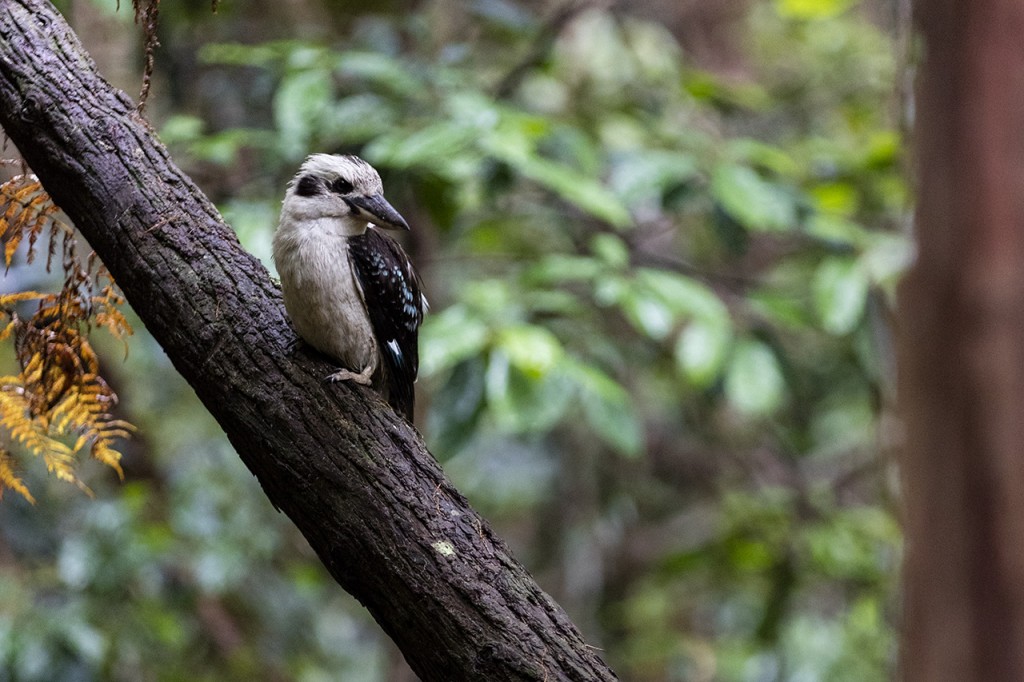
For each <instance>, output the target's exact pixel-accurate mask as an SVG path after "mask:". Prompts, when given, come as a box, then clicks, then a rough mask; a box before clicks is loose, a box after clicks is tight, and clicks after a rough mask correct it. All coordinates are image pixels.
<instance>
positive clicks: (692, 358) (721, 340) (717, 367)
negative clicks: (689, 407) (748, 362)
mask: <svg viewBox="0 0 1024 682" xmlns="http://www.w3.org/2000/svg"><path fill="white" fill-rule="evenodd" d="M731 343H732V328H731V325H730V324H729V321H728V319H727V318H726V320H725V323H724V324H723V323H722V322H715V321H711V320H702V319H696V320H694V321H693V322H691V323H690V324H688V325H687V326H686V329H684V330H683V333H682V334H680V335H679V340H678V341H677V342H676V349H675V358H676V363H677V364H678V365H679V367H680V369H682V371H683V375H684V376H685V377H686V378H687V379H688V380H689V381H690V383H692V384H694V385H695V386H698V387H701V388H705V387H707V386H709V385H710V384H711V383H712V382H714V380H715V379H717V378H718V375H719V374H720V373H721V370H722V366H723V365H724V364H725V359H726V357H727V356H728V353H729V348H730V346H731Z"/></svg>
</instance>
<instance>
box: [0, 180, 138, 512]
mask: <svg viewBox="0 0 1024 682" xmlns="http://www.w3.org/2000/svg"><path fill="white" fill-rule="evenodd" d="M58 214H59V208H58V207H57V206H56V204H54V203H53V201H52V199H51V198H50V196H49V194H47V192H46V191H45V189H43V187H42V185H41V184H40V182H39V180H38V179H37V178H36V177H35V176H33V175H29V174H22V175H19V176H16V177H15V178H12V179H11V180H9V181H7V182H5V183H2V184H0V240H2V242H3V252H4V263H5V264H6V266H7V267H8V268H9V267H10V264H11V262H12V259H13V257H14V254H15V253H16V252H17V250H18V249H19V248H21V247H22V246H25V250H26V262H27V263H31V262H32V261H33V258H34V257H35V254H36V248H37V244H38V243H39V241H40V239H41V238H43V233H44V232H45V231H47V230H48V231H49V236H48V239H47V241H46V242H45V243H46V244H47V258H46V269H47V271H50V270H51V267H52V265H53V263H54V262H55V260H56V259H57V258H58V257H59V259H60V261H59V262H60V264H61V268H62V270H63V273H64V282H63V285H62V286H61V288H60V290H59V291H58V292H56V293H40V292H35V291H23V292H16V293H11V294H0V320H3V319H4V318H6V323H3V322H0V341H3V340H4V339H8V338H12V337H13V340H14V349H15V354H16V356H17V359H18V364H19V365H20V367H21V371H20V372H19V374H18V375H17V376H7V377H0V428H2V429H3V430H4V431H6V433H7V435H8V439H9V442H10V443H12V444H17V445H19V446H20V447H19V450H20V449H22V448H23V449H24V450H26V451H28V452H30V453H32V454H33V455H35V456H37V457H40V458H41V459H42V460H43V462H44V463H45V465H46V468H47V470H48V471H49V472H50V473H51V474H52V475H54V476H56V477H57V478H59V479H61V480H64V481H69V482H72V483H75V485H77V486H78V487H80V488H81V489H82V490H84V491H85V492H87V493H89V494H91V491H89V489H88V488H87V487H86V486H85V485H84V484H83V483H82V481H80V480H79V479H78V477H77V476H76V474H75V465H76V464H77V461H78V459H79V458H80V457H81V456H83V455H84V453H85V451H86V450H87V449H88V451H89V454H90V455H91V456H92V457H93V458H95V459H96V460H98V461H100V462H103V463H104V464H106V465H107V466H109V467H111V468H112V469H114V470H115V471H117V473H118V476H120V477H121V478H123V477H124V472H123V470H122V469H121V464H120V461H121V454H120V452H118V451H117V450H116V449H115V448H114V443H116V441H117V440H118V439H123V438H128V437H130V435H131V433H132V432H133V431H134V427H133V426H132V425H131V424H129V423H127V422H124V421H121V420H116V419H114V418H113V417H112V416H111V410H112V409H113V407H114V406H115V405H116V404H117V395H116V394H115V393H114V392H113V391H112V390H111V388H110V386H109V385H108V384H107V382H106V381H105V380H104V379H103V377H102V376H101V375H100V361H99V357H98V355H97V354H96V352H95V351H94V350H93V347H92V345H91V344H90V343H89V338H88V336H89V334H90V333H91V331H92V330H93V329H94V328H95V327H102V328H104V329H106V330H107V331H108V332H109V333H110V334H111V335H112V336H113V337H114V338H116V339H119V340H121V341H122V342H125V352H126V353H127V350H128V346H127V342H126V341H125V339H126V337H127V336H129V335H131V334H132V328H131V325H130V324H129V323H128V320H127V318H126V317H125V315H124V313H123V312H122V311H121V309H120V308H121V306H122V305H124V303H125V301H124V297H123V296H122V295H121V294H120V293H119V292H118V290H117V289H116V286H115V284H114V281H113V279H112V278H111V277H110V274H109V272H107V270H106V268H105V267H104V266H103V264H102V263H101V262H100V260H99V259H98V258H97V257H96V255H95V253H90V254H89V256H88V257H87V258H86V259H85V261H84V263H83V261H82V259H80V258H79V256H78V239H77V238H76V236H75V232H74V230H72V229H71V228H70V227H69V226H68V225H66V224H65V223H63V222H62V221H61V220H60V219H59V218H58ZM28 301H38V307H37V308H36V311H35V313H34V314H31V315H26V314H25V313H24V312H23V311H19V312H15V311H16V309H18V307H19V306H23V305H24V304H25V303H26V302H28ZM19 313H21V314H19ZM13 457H14V455H13V454H11V453H10V452H8V451H7V450H5V449H2V446H0V458H6V459H0V491H2V490H3V489H4V488H11V489H14V490H17V491H18V492H19V493H21V494H23V495H27V494H28V491H27V490H25V489H24V484H23V483H21V482H20V479H19V478H18V477H17V476H16V475H15V474H14V468H13V466H12V463H13V462H14V459H13ZM18 485H20V486H21V487H20V488H18V487H17V486H18Z"/></svg>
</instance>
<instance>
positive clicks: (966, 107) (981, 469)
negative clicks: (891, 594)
mask: <svg viewBox="0 0 1024 682" xmlns="http://www.w3.org/2000/svg"><path fill="white" fill-rule="evenodd" d="M915 12H916V17H915V18H916V21H917V24H918V27H919V29H920V30H921V32H922V33H923V38H924V48H925V59H924V62H923V68H922V71H921V75H920V79H919V83H918V101H917V111H918V122H917V169H918V170H917V174H918V181H919V183H920V184H919V187H920V191H919V195H918V203H917V237H918V259H917V263H916V264H915V266H914V268H913V270H912V272H911V274H910V276H909V277H908V279H907V280H906V281H905V283H904V286H903V289H902V292H901V297H900V315H899V323H900V325H901V326H902V338H901V357H900V364H901V374H902V376H901V384H900V390H901V394H902V397H901V399H902V408H903V412H904V416H905V420H906V428H907V432H906V436H907V442H906V447H905V454H904V459H903V468H902V479H903V481H904V486H905V493H906V495H905V499H906V507H907V526H906V527H907V556H906V564H905V576H904V578H905V586H906V587H905V593H906V596H905V600H906V601H905V605H906V612H905V623H904V627H903V648H902V661H901V665H902V672H903V676H904V678H905V679H907V680H921V681H924V680H928V681H929V682H935V681H941V680H950V681H953V680H956V681H957V682H966V681H968V680H1020V679H1024V42H1022V41H1021V38H1020V36H1021V31H1022V30H1024V4H1022V3H1020V2H1018V1H1017V0H976V1H974V2H953V1H950V0H942V1H937V2H936V1H932V2H924V1H923V0H919V1H918V2H917V3H916V8H915Z"/></svg>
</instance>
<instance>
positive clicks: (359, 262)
mask: <svg viewBox="0 0 1024 682" xmlns="http://www.w3.org/2000/svg"><path fill="white" fill-rule="evenodd" d="M374 226H377V227H382V228H384V229H386V230H408V229H409V225H408V224H407V223H406V222H405V219H404V218H402V216H400V215H399V214H398V211H396V210H395V209H394V208H392V207H391V204H389V203H388V202H387V201H386V200H385V199H384V196H383V186H382V184H381V181H380V175H378V174H377V171H376V170H374V169H373V167H372V166H371V165H370V164H368V163H366V162H365V161H363V160H362V159H360V158H359V157H356V156H335V155H331V154H313V155H312V156H310V157H309V158H307V159H306V161H305V162H304V163H303V164H302V167H301V168H300V169H299V172H298V174H296V176H295V178H294V179H293V180H292V181H291V183H289V185H288V190H287V192H286V193H285V196H284V203H283V204H282V206H281V221H280V223H279V224H278V227H277V232H276V233H275V234H274V262H275V263H276V265H277V272H278V274H279V275H280V277H281V288H282V290H283V292H284V306H285V309H286V310H287V311H288V315H289V316H290V317H291V319H292V323H293V324H294V325H295V329H296V331H298V333H299V336H301V337H302V338H303V339H304V340H305V341H306V342H307V343H309V345H311V346H313V347H314V348H316V349H317V350H319V351H320V352H322V353H324V354H325V355H327V356H328V357H330V358H331V359H333V360H335V361H336V362H338V363H339V364H340V365H341V368H340V369H339V370H338V371H337V372H335V373H334V374H331V375H330V376H329V377H327V379H328V380H330V381H355V382H356V383H359V384H365V385H372V386H373V387H374V388H375V389H376V390H377V391H378V392H379V393H380V394H381V395H382V396H383V397H384V399H385V400H387V401H388V402H389V403H390V404H391V406H392V407H393V408H394V409H395V410H396V411H397V412H399V413H400V414H402V415H404V416H405V417H406V419H408V420H409V421H412V414H413V402H414V394H413V382H415V381H416V373H417V371H418V369H419V356H418V342H417V337H418V334H419V327H420V323H421V322H422V321H423V311H424V309H425V308H426V300H425V299H424V297H423V295H422V294H421V293H420V286H419V281H418V278H417V276H416V271H415V270H414V269H413V266H412V262H410V260H409V257H408V256H407V255H406V254H405V252H404V251H402V247H400V246H399V245H398V242H396V241H395V240H394V239H392V238H391V237H389V236H388V235H386V234H385V233H384V232H381V231H380V230H378V229H376V227H374Z"/></svg>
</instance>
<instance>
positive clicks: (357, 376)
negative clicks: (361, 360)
mask: <svg viewBox="0 0 1024 682" xmlns="http://www.w3.org/2000/svg"><path fill="white" fill-rule="evenodd" d="M372 374H373V365H370V366H369V367H367V368H366V369H364V370H363V371H362V372H353V371H352V370H350V369H344V368H342V369H339V370H338V371H337V372H335V373H334V374H331V375H329V376H328V377H327V379H326V381H330V382H331V383H334V382H335V381H354V382H355V383H357V384H361V385H362V386H369V385H370V384H371V382H372V380H371V375H372Z"/></svg>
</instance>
